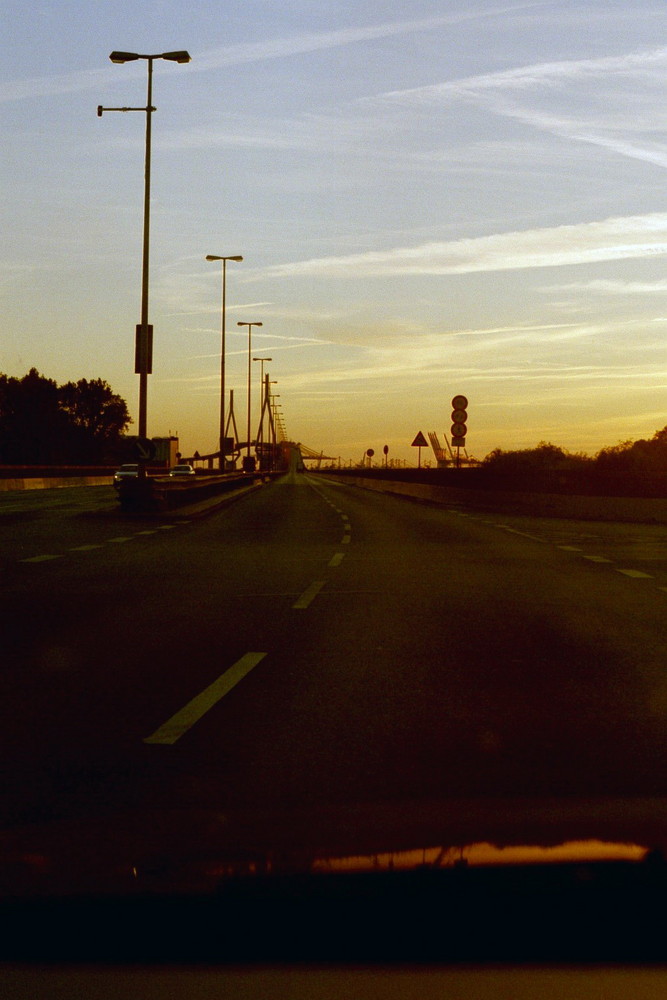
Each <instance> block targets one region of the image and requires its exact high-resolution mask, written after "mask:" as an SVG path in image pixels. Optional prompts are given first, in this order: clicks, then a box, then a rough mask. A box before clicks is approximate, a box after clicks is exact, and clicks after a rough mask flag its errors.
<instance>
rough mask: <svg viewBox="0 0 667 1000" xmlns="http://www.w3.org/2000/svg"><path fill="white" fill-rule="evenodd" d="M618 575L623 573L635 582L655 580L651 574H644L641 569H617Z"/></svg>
mask: <svg viewBox="0 0 667 1000" xmlns="http://www.w3.org/2000/svg"><path fill="white" fill-rule="evenodd" d="M616 572H617V573H622V574H623V576H629V577H631V578H632V579H633V580H653V579H655V578H654V577H653V575H652V574H651V573H642V571H641V570H640V569H617V570H616Z"/></svg>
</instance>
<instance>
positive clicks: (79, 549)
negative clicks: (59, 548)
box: [69, 545, 104, 552]
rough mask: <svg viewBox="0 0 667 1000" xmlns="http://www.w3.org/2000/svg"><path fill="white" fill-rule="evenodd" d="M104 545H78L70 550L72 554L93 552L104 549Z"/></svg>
mask: <svg viewBox="0 0 667 1000" xmlns="http://www.w3.org/2000/svg"><path fill="white" fill-rule="evenodd" d="M102 548H104V546H103V545H76V546H75V547H74V548H72V549H69V551H70V552H92V551H93V549H102Z"/></svg>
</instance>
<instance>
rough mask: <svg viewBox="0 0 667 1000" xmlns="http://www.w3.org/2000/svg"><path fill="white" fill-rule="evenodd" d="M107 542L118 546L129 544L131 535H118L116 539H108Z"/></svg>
mask: <svg viewBox="0 0 667 1000" xmlns="http://www.w3.org/2000/svg"><path fill="white" fill-rule="evenodd" d="M107 541H109V542H114V543H116V544H120V543H121V542H131V541H132V535H118V537H117V538H108V539H107Z"/></svg>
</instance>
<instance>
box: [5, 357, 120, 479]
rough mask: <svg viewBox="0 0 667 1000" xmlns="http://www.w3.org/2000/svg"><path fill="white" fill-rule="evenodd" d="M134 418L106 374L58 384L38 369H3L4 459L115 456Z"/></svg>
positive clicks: (50, 461) (42, 461)
mask: <svg viewBox="0 0 667 1000" xmlns="http://www.w3.org/2000/svg"><path fill="white" fill-rule="evenodd" d="M129 423H130V416H129V413H128V411H127V405H126V403H125V400H123V399H122V398H121V397H120V396H118V395H116V394H115V393H114V392H113V390H112V389H111V387H110V386H109V385H107V383H106V382H104V381H103V380H102V379H94V380H92V381H90V382H89V381H88V380H86V379H80V380H79V381H78V382H76V383H75V382H68V383H67V384H66V385H64V386H60V387H58V385H57V384H56V383H55V382H54V381H53V379H49V378H46V377H45V376H43V375H40V373H39V372H38V371H37V369H36V368H31V369H30V371H29V372H28V374H27V375H24V376H23V378H15V377H13V376H8V375H3V374H0V462H2V463H3V464H6V465H62V464H67V463H70V464H75V465H76V464H85V463H100V464H101V463H103V462H106V461H114V460H115V459H116V458H117V455H118V451H119V447H120V439H121V435H122V433H123V431H124V429H125V428H126V427H127V425H128V424H129Z"/></svg>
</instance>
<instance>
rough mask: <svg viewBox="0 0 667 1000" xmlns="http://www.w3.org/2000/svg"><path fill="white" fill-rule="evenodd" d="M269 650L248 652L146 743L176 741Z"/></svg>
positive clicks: (149, 737)
mask: <svg viewBox="0 0 667 1000" xmlns="http://www.w3.org/2000/svg"><path fill="white" fill-rule="evenodd" d="M266 655H267V654H266V653H246V654H245V656H242V657H241V659H240V660H237V661H236V663H235V664H234V665H233V666H231V667H230V668H229V670H226V671H225V672H224V674H221V675H220V677H218V679H217V680H216V681H213V683H212V684H210V685H209V686H208V687H207V688H205V689H204V690H203V691H202V692H201V694H198V695H197V696H196V697H195V698H193V699H192V701H189V702H188V703H187V705H184V707H183V708H182V709H181V710H180V711H179V712H176V714H175V715H172V717H171V718H170V719H167V721H166V722H164V723H163V724H162V725H161V726H160V728H159V729H156V730H155V732H154V733H153V734H152V735H151V736H147V737H146V738H145V739H144V741H143V742H144V743H163V744H173V743H175V742H176V740H178V739H180V738H181V736H182V735H183V733H187V731H188V729H190V728H191V727H192V726H194V724H195V722H199V720H200V719H201V718H202V716H203V715H205V714H206V713H207V712H208V711H209V709H211V708H213V706H214V705H215V704H216V703H217V702H219V701H220V699H221V698H224V696H225V695H226V694H229V692H230V691H231V690H232V688H234V687H236V685H237V684H238V683H239V681H242V680H243V678H244V677H245V676H246V674H249V673H250V671H251V670H252V669H253V668H254V667H256V666H257V664H258V663H260V662H261V660H263V659H264V657H265V656H266Z"/></svg>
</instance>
